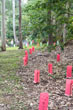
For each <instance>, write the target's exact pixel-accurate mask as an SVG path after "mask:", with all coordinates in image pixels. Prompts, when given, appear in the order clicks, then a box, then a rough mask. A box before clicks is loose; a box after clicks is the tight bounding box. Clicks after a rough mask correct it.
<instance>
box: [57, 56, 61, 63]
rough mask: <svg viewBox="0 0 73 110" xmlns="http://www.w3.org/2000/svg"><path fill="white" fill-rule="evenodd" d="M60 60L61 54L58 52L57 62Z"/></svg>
mask: <svg viewBox="0 0 73 110" xmlns="http://www.w3.org/2000/svg"><path fill="white" fill-rule="evenodd" d="M59 61H60V54H57V62H59Z"/></svg>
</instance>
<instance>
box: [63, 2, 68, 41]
mask: <svg viewBox="0 0 73 110" xmlns="http://www.w3.org/2000/svg"><path fill="white" fill-rule="evenodd" d="M69 7H70V3H69V2H67V3H66V10H68V11H69ZM65 17H66V18H69V14H65ZM66 26H67V24H66V23H65V24H64V25H63V43H65V40H66V35H67V29H66Z"/></svg>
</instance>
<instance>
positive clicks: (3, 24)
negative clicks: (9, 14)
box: [1, 0, 6, 51]
mask: <svg viewBox="0 0 73 110" xmlns="http://www.w3.org/2000/svg"><path fill="white" fill-rule="evenodd" d="M1 38H2V46H1V48H2V51H6V39H5V38H6V33H5V0H2V37H1Z"/></svg>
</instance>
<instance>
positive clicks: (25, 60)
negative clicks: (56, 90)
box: [23, 57, 27, 66]
mask: <svg viewBox="0 0 73 110" xmlns="http://www.w3.org/2000/svg"><path fill="white" fill-rule="evenodd" d="M23 62H24V66H26V65H27V57H24V58H23Z"/></svg>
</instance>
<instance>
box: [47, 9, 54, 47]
mask: <svg viewBox="0 0 73 110" xmlns="http://www.w3.org/2000/svg"><path fill="white" fill-rule="evenodd" d="M48 15H49V21H48V22H49V26H51V25H52V23H51V10H49V12H48ZM52 44H53V35H52V30H51V28H49V36H48V45H52Z"/></svg>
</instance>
